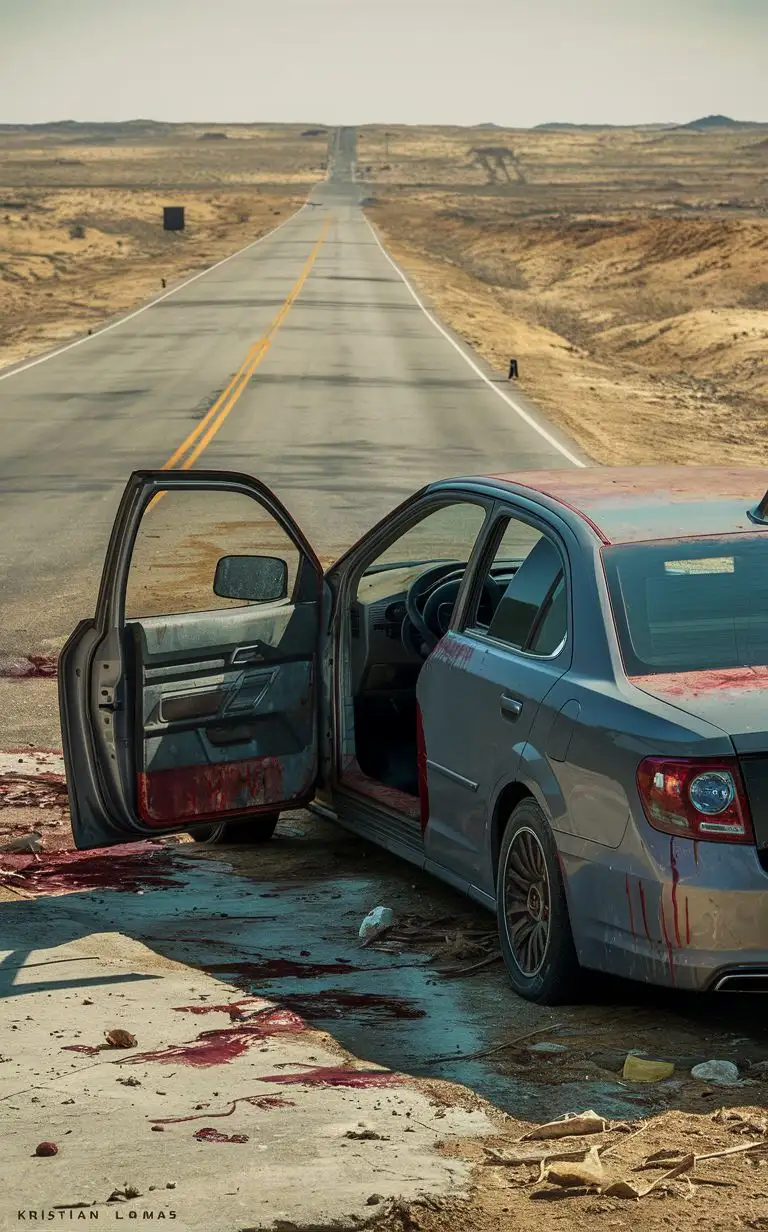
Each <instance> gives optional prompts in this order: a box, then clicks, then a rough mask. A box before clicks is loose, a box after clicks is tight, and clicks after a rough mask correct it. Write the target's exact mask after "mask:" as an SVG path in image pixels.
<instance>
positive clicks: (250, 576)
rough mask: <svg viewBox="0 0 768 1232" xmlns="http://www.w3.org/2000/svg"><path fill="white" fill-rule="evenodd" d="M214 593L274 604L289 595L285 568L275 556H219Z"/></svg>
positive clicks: (230, 597)
mask: <svg viewBox="0 0 768 1232" xmlns="http://www.w3.org/2000/svg"><path fill="white" fill-rule="evenodd" d="M213 593H214V594H215V595H219V596H220V597H221V598H222V599H245V600H247V601H248V602H249V603H274V602H275V601H276V600H277V599H285V597H286V596H287V594H288V566H287V564H286V563H285V561H284V560H280V558H279V557H277V556H222V557H221V559H220V560H219V562H218V564H217V565H216V576H215V577H214V579H213Z"/></svg>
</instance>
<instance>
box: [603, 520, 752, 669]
mask: <svg viewBox="0 0 768 1232" xmlns="http://www.w3.org/2000/svg"><path fill="white" fill-rule="evenodd" d="M603 561H604V565H605V571H606V577H607V580H608V588H609V590H610V594H611V601H612V604H613V611H614V616H615V619H616V626H617V632H618V636H619V642H620V645H621V649H622V654H623V657H624V663H625V666H626V669H627V671H628V673H629V674H630V675H653V674H654V673H658V672H685V671H689V672H694V671H708V670H710V669H720V668H730V667H756V666H765V665H768V538H766V537H765V536H763V535H760V536H757V535H754V536H744V537H740V536H734V537H732V538H730V537H729V538H728V539H725V540H724V539H717V540H711V539H709V540H686V541H685V542H676V543H672V542H664V543H652V544H627V545H623V546H621V547H613V548H604V549H603Z"/></svg>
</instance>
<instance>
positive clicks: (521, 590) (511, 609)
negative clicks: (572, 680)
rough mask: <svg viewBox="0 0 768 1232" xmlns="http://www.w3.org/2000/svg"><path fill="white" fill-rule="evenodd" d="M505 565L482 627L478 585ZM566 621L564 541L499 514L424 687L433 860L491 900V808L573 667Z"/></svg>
mask: <svg viewBox="0 0 768 1232" xmlns="http://www.w3.org/2000/svg"><path fill="white" fill-rule="evenodd" d="M516 566H519V567H516ZM505 567H506V569H507V573H508V574H509V573H510V572H511V571H512V569H513V568H516V571H515V573H514V576H512V578H511V580H510V581H509V583H508V585H505V586H504V589H503V594H502V595H501V598H500V602H499V603H498V606H497V607H496V611H495V613H494V616H493V619H492V621H491V622H490V625H486V624H484V623H483V622H482V621H481V619H480V613H481V604H480V599H481V590H482V584H483V581H484V580H485V578H486V577H487V576H488V574H489V571H490V572H491V576H493V575H494V574H497V575H498V572H499V571H500V570H504V568H505ZM569 620H570V618H569V579H568V566H567V556H566V553H565V550H564V547H563V545H562V543H561V542H560V541H559V539H558V536H557V535H556V534H555V533H554V532H553V531H552V530H551V529H550V528H549V527H548V526H547V525H546V524H545V523H544V522H543V521H541V520H540V519H538V518H536V517H535V515H533V514H530V513H528V512H526V511H523V510H518V509H516V508H515V507H514V506H512V505H509V506H507V505H506V504H505V505H502V506H499V508H498V509H497V512H496V515H495V517H494V521H493V524H492V526H491V528H490V530H489V531H488V534H487V538H486V542H485V546H484V548H483V551H482V552H481V554H480V555H479V557H478V559H477V562H476V564H475V567H474V576H473V578H472V579H470V584H469V589H468V590H467V592H466V599H465V601H464V603H463V604H461V605H460V606H459V607H457V610H456V611H455V613H454V622H455V623H454V624H453V627H452V629H451V630H450V631H449V633H448V634H447V635H446V637H445V638H444V639H443V641H442V642H441V643H440V645H439V646H438V647H437V649H436V650H435V651H434V652H433V653H432V655H431V656H430V658H429V659H428V660H427V663H426V665H425V667H424V669H423V671H422V674H421V677H420V679H419V686H418V696H419V702H420V705H421V709H422V714H423V717H424V740H425V746H426V759H427V775H428V785H429V813H430V820H429V827H428V829H427V832H426V836H425V845H426V848H427V855H428V858H429V859H430V860H431V861H434V862H435V863H436V864H439V865H441V866H442V867H444V868H447V869H449V870H451V871H452V872H453V873H454V874H456V875H457V876H458V878H460V879H461V880H462V881H465V882H468V883H470V884H474V885H477V886H479V887H480V888H481V889H484V890H486V891H487V892H488V893H492V891H493V875H492V869H491V865H490V860H489V852H490V847H491V844H490V842H489V833H488V831H489V824H490V819H491V816H492V813H493V809H494V805H495V801H496V799H497V797H498V795H499V793H500V791H501V790H502V789H503V787H504V786H505V785H506V784H508V783H510V782H512V781H514V779H515V777H516V773H517V768H518V766H519V763H520V758H521V756H522V755H523V752H524V750H525V748H526V744H527V741H528V738H529V735H530V733H531V729H532V727H533V723H534V720H535V718H536V715H537V713H538V710H539V707H540V705H541V703H542V701H543V700H544V698H545V697H546V696H547V694H548V693H549V692H550V690H551V689H552V687H553V685H554V684H555V683H556V682H557V681H558V680H559V679H560V678H561V677H562V676H563V675H564V674H565V672H566V671H567V670H568V667H569V666H570V659H571V640H570V638H569V637H568V626H569Z"/></svg>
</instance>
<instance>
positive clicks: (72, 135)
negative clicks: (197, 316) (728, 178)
mask: <svg viewBox="0 0 768 1232" xmlns="http://www.w3.org/2000/svg"><path fill="white" fill-rule="evenodd" d="M302 131H306V130H301V129H299V128H297V127H296V126H289V125H285V126H279V125H275V126H273V127H272V128H255V127H251V128H248V127H245V126H242V127H233V128H229V129H225V128H223V127H222V126H218V127H216V126H210V127H208V126H205V127H203V126H198V127H194V126H190V125H174V126H171V125H159V124H158V125H151V124H147V125H142V124H140V123H137V124H134V125H111V126H110V125H93V126H89V125H84V124H83V125H77V124H75V125H61V126H57V125H50V126H43V127H41V128H35V129H26V130H23V129H22V130H20V129H18V128H3V127H1V126H0V367H3V366H5V365H7V364H11V363H15V362H17V361H19V360H22V359H25V358H26V357H28V356H30V355H33V354H36V353H38V352H40V351H44V350H46V349H48V348H49V347H51V346H53V345H56V344H57V343H60V342H63V341H65V340H66V339H68V338H70V337H72V336H75V335H77V334H80V333H83V332H84V331H85V330H87V329H91V328H93V329H95V328H98V326H99V325H100V324H103V322H104V321H105V320H107V319H108V318H109V317H111V316H113V315H116V314H119V313H122V312H125V311H128V310H129V309H131V308H133V307H135V306H136V305H138V304H140V303H141V302H142V301H143V300H145V299H147V298H148V297H150V296H151V295H155V294H160V293H161V292H162V289H163V279H165V282H166V283H167V285H168V286H169V287H170V286H172V285H173V284H174V282H176V281H178V280H179V279H180V278H182V277H184V276H185V275H188V274H191V273H194V272H196V271H197V270H199V269H202V268H204V267H205V266H207V265H210V264H212V263H213V262H215V261H217V260H220V259H221V258H222V257H225V256H227V255H229V254H230V253H231V252H234V251H236V250H237V249H238V248H240V247H243V246H244V245H245V244H248V243H250V242H251V241H252V240H255V239H258V238H259V236H261V235H263V234H265V233H266V232H267V231H270V230H272V229H273V228H274V227H275V226H277V225H278V224H279V223H280V222H281V221H282V220H283V219H284V218H287V217H288V216H289V215H290V214H291V213H293V212H294V211H295V210H296V209H298V208H299V206H300V205H301V204H302V203H303V201H304V199H305V197H306V194H307V191H308V190H309V188H310V187H311V185H312V184H313V183H315V182H316V181H317V180H319V179H322V178H323V176H324V175H325V162H326V155H327V136H326V135H325V130H316V131H317V133H318V134H319V135H316V136H308V137H302V136H301V132H302ZM310 131H312V130H310ZM165 205H184V206H185V210H186V220H185V221H186V226H185V229H184V231H183V232H166V231H164V230H163V226H162V217H163V214H162V210H163V206H165Z"/></svg>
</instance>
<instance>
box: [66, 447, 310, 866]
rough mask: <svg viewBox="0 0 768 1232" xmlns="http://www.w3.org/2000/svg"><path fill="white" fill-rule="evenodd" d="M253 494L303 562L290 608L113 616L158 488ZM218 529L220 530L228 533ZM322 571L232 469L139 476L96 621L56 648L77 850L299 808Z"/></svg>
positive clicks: (116, 533) (257, 488)
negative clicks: (141, 525) (134, 544)
mask: <svg viewBox="0 0 768 1232" xmlns="http://www.w3.org/2000/svg"><path fill="white" fill-rule="evenodd" d="M185 487H186V488H189V489H191V490H196V489H198V488H199V489H202V490H205V491H207V490H209V489H210V490H212V491H215V492H218V491H233V492H239V493H242V494H244V495H245V496H248V497H251V498H252V499H253V500H254V501H255V503H256V505H260V506H262V512H261V514H260V516H261V517H262V519H263V510H266V511H267V513H268V514H270V515H271V517H272V518H273V519H274V522H275V523H276V524H277V526H278V527H279V528H280V529H281V530H282V531H285V532H287V534H288V535H289V537H290V539H291V540H292V542H293V544H294V545H295V546H296V547H297V548H298V550H299V553H300V558H299V560H300V563H299V567H298V571H297V575H296V580H295V585H294V587H293V592H292V594H291V596H290V598H286V599H285V600H279V601H277V602H267V603H261V602H250V601H249V602H246V603H245V604H244V605H243V606H237V607H225V608H220V609H218V610H214V611H192V612H183V613H181V614H176V615H161V616H157V615H151V616H147V617H143V618H141V619H136V620H129V621H128V622H126V621H125V620H124V619H123V616H122V612H123V605H124V596H125V587H126V577H127V570H128V567H129V564H130V554H131V544H132V542H133V539H135V536H136V533H137V529H138V525H139V522H140V520H141V517H142V516H143V513H144V511H145V510H146V509H148V508H150V507H151V502H152V500H154V499H156V494H157V492H158V491H160V490H162V489H173V488H185ZM225 529H226V527H225ZM323 601H324V595H323V588H322V569H321V566H320V564H319V561H318V560H317V557H316V556H315V554H314V552H313V551H312V548H311V547H310V545H309V544H308V543H307V541H306V540H305V539H304V536H303V535H302V533H301V531H300V530H299V528H298V527H297V526H296V525H295V523H294V522H293V520H292V519H291V517H290V515H289V514H288V512H287V510H285V509H284V508H283V506H282V505H281V504H280V502H279V501H277V499H276V498H275V497H274V496H273V495H272V493H270V492H269V489H267V488H265V487H264V486H263V485H261V484H260V483H259V482H258V481H257V480H253V479H251V478H250V477H249V476H243V475H237V474H233V473H231V472H198V473H196V474H177V473H175V472H173V473H170V474H169V473H165V472H137V473H136V474H134V475H133V476H132V478H131V481H130V482H129V484H128V486H127V488H126V491H125V494H124V497H123V502H122V504H121V506H120V510H119V512H118V515H117V518H116V521H115V526H114V529H113V533H112V538H111V540H110V547H109V550H108V553H107V560H106V563H105V569H104V575H103V578H102V588H101V591H100V595H99V605H98V610H97V614H96V617H95V619H94V620H92V621H84V622H82V623H81V624H80V625H79V626H78V628H77V629H76V630H75V632H74V633H73V634H72V636H71V637H70V639H69V641H68V642H67V645H66V646H65V647H64V650H63V651H62V655H61V661H60V671H59V702H60V714H61V722H62V735H63V742H64V754H65V762H66V766H67V780H68V788H69V792H70V811H71V815H72V824H73V832H74V834H75V839H76V845H77V846H78V847H79V848H87V847H93V846H101V845H108V844H109V843H116V842H123V841H125V840H126V839H127V838H134V839H136V838H139V837H141V835H142V834H151V833H153V832H155V833H156V832H157V831H158V830H162V831H164V832H170V831H173V830H179V829H184V828H186V827H187V826H188V825H191V824H194V823H195V822H203V821H211V820H216V821H219V820H222V819H226V818H227V817H232V816H238V817H243V816H245V817H246V818H247V817H249V816H251V815H253V816H255V817H256V816H258V815H259V814H261V813H263V812H267V811H273V810H275V809H280V808H287V807H291V806H294V805H296V804H298V803H301V802H305V801H306V800H307V799H308V798H309V797H310V796H311V794H312V792H313V787H314V783H315V780H316V777H317V772H318V720H317V711H318V697H317V687H316V682H317V671H318V651H319V633H320V608H321V605H322V603H323Z"/></svg>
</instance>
